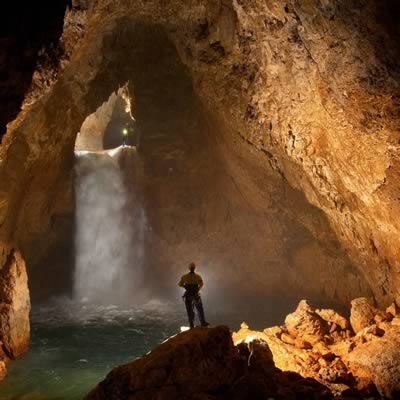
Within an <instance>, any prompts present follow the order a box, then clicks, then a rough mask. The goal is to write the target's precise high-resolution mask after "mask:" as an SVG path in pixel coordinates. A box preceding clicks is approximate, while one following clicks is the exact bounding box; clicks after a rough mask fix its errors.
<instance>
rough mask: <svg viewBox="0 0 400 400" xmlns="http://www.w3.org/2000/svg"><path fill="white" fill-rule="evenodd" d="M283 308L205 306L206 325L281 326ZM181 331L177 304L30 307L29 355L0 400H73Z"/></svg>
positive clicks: (11, 373)
mask: <svg viewBox="0 0 400 400" xmlns="http://www.w3.org/2000/svg"><path fill="white" fill-rule="evenodd" d="M287 307H288V304H285V305H283V306H282V307H277V304H272V303H266V302H261V301H260V302H259V305H258V306H257V307H254V305H253V304H252V305H251V306H250V305H249V306H248V307H246V306H243V307H240V309H238V308H236V307H232V308H231V309H230V310H226V309H222V308H221V309H219V308H218V305H216V304H208V303H207V301H205V309H206V314H207V318H208V320H209V321H210V323H211V324H213V325H217V324H225V325H228V326H229V327H230V328H231V329H232V330H237V329H238V328H239V325H240V323H241V322H242V321H246V322H247V323H249V324H250V325H251V326H252V327H254V328H256V329H262V328H263V327H266V326H269V325H273V324H279V323H281V322H282V321H283V319H284V315H285V313H286V312H287ZM185 325H187V321H186V314H185V312H184V306H183V304H179V303H176V304H173V303H165V302H162V303H161V302H157V301H154V302H150V303H149V304H147V305H146V306H144V307H142V308H135V309H124V308H119V307H117V306H90V305H86V306H82V305H81V304H77V303H74V302H71V301H70V300H66V299H58V300H56V301H52V302H51V303H46V304H43V305H40V306H34V307H33V309H32V313H31V335H32V340H31V346H30V351H29V352H28V353H27V354H25V355H23V356H22V357H20V358H19V359H17V360H16V361H14V362H13V363H11V364H10V365H9V366H8V376H7V378H6V379H5V381H4V382H2V384H1V385H0V400H10V399H13V400H16V399H18V400H22V399H23V400H50V399H51V400H78V399H82V397H83V396H84V395H85V394H87V393H88V392H89V390H90V389H92V388H93V387H94V386H95V385H96V384H97V383H98V382H99V381H100V380H102V379H103V377H105V375H106V374H107V373H108V372H109V371H110V370H111V369H112V368H113V367H114V366H116V365H120V364H123V363H126V362H128V361H130V360H132V359H133V358H135V357H138V356H141V355H143V354H144V353H146V352H148V351H149V350H151V349H152V348H153V347H155V346H156V345H157V344H159V343H160V342H162V341H163V340H165V339H166V338H167V337H169V336H171V335H174V334H175V333H177V332H179V331H180V327H181V326H185Z"/></svg>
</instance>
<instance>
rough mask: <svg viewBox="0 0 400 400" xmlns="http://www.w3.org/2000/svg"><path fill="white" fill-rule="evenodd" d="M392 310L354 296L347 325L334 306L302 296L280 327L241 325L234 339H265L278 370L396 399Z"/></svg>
mask: <svg viewBox="0 0 400 400" xmlns="http://www.w3.org/2000/svg"><path fill="white" fill-rule="evenodd" d="M360 305H362V307H361V306H360ZM394 309H395V307H394V306H392V307H390V308H388V309H387V310H386V311H385V312H383V311H379V310H376V309H374V308H373V307H372V306H371V305H370V304H368V301H367V300H366V299H365V298H360V299H355V300H354V301H353V302H352V308H351V316H350V321H351V326H350V323H349V322H348V321H347V320H346V318H344V317H343V316H341V315H340V314H338V313H337V312H335V311H334V310H329V309H321V310H320V309H314V308H313V307H311V306H309V305H308V304H307V302H306V301H305V300H302V301H301V302H300V303H299V306H298V307H297V309H296V311H295V312H293V313H292V314H289V315H288V316H287V318H286V320H285V324H284V325H283V326H281V327H278V326H276V327H272V328H266V329H265V330H264V331H263V332H257V331H252V330H250V329H249V327H248V326H247V325H246V324H242V327H241V329H240V330H239V331H238V332H236V333H233V340H234V342H235V343H236V344H238V343H241V342H244V341H246V340H247V341H249V338H251V340H254V339H259V340H262V341H264V342H265V343H267V344H268V346H269V348H270V350H271V352H272V355H273V360H274V363H275V365H276V366H277V367H278V368H280V369H282V370H283V371H293V372H296V373H299V374H300V375H301V376H303V377H310V378H313V379H316V380H317V381H318V382H320V383H321V384H323V385H324V386H326V387H329V388H330V389H331V390H332V392H333V393H336V394H341V395H345V394H349V395H350V394H351V393H359V394H358V395H363V396H366V397H368V396H370V397H371V396H372V397H379V396H384V397H388V398H397V397H396V396H398V394H399V393H400V351H399V348H400V347H399V345H400V330H399V324H398V322H399V317H400V314H398V313H397V311H396V312H393V311H394ZM362 310H364V311H365V314H364V313H363V311H362ZM361 327H362V328H361Z"/></svg>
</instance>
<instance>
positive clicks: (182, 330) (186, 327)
mask: <svg viewBox="0 0 400 400" xmlns="http://www.w3.org/2000/svg"><path fill="white" fill-rule="evenodd" d="M189 329H190V328H189V327H188V326H181V332H185V331H188V330H189Z"/></svg>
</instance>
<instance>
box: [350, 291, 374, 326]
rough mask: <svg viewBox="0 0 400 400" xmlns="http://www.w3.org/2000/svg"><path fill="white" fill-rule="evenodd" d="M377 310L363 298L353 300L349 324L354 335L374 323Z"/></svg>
mask: <svg viewBox="0 0 400 400" xmlns="http://www.w3.org/2000/svg"><path fill="white" fill-rule="evenodd" d="M376 314H378V310H376V309H375V308H374V307H372V306H371V304H369V302H368V300H367V299H366V298H365V297H360V298H358V299H354V300H352V302H351V314H350V323H351V327H352V328H353V330H354V332H355V333H358V332H360V331H361V330H362V329H364V328H367V327H369V326H371V325H373V324H374V323H375V315H376Z"/></svg>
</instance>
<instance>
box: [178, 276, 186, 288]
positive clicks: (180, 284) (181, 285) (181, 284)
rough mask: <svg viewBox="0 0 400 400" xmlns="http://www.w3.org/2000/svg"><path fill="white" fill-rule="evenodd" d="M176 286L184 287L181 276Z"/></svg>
mask: <svg viewBox="0 0 400 400" xmlns="http://www.w3.org/2000/svg"><path fill="white" fill-rule="evenodd" d="M178 286H179V287H185V280H184V279H183V276H182V278H181V280H180V281H179V283H178Z"/></svg>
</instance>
